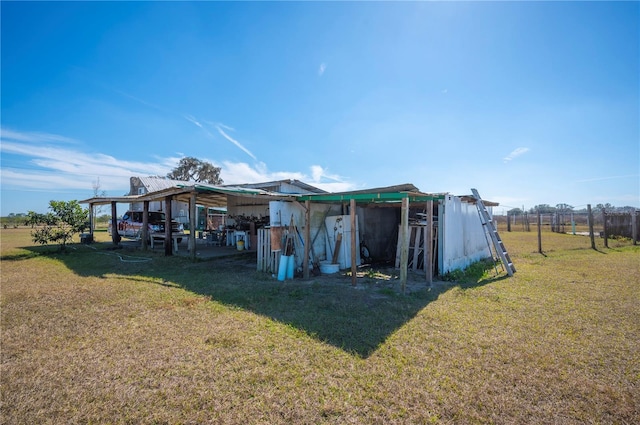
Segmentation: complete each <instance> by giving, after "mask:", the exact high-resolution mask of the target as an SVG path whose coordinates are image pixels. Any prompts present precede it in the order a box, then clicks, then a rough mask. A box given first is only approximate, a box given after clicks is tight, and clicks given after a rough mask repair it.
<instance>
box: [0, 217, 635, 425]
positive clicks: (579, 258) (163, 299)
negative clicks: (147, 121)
mask: <svg viewBox="0 0 640 425" xmlns="http://www.w3.org/2000/svg"><path fill="white" fill-rule="evenodd" d="M0 231H1V232H2V233H0V235H1V237H2V239H1V243H2V254H1V255H2V262H1V285H2V286H1V290H0V307H1V322H0V324H1V331H2V334H1V337H2V340H1V343H2V347H1V349H2V350H1V371H0V372H1V374H0V384H1V402H2V405H1V409H2V412H1V415H0V421H1V423H6V424H34V423H38V424H59V423H68V424H74V423H116V424H124V423H131V424H133V423H136V424H137V423H154V424H162V423H167V424H180V423H184V424H198V423H216V424H218V423H221V424H225V423H229V424H232V423H233V424H273V423H296V424H298V423H302V424H304V423H314V424H315V423H339V424H343V423H380V424H389V423H391V424H392V423H407V424H414V423H456V424H457V423H533V424H536V423H540V424H543V423H544V424H549V423H562V424H572V423H575V424H582V423H612V424H613V423H615V424H632V423H639V422H640V350H639V349H638V347H640V308H639V307H638V306H640V281H639V280H640V246H635V247H634V246H630V244H629V243H628V241H610V242H609V246H610V248H609V249H606V248H604V247H603V246H602V240H600V239H598V240H597V243H598V249H599V250H598V251H594V250H591V249H590V241H589V238H588V237H581V236H570V235H561V234H555V233H550V232H546V233H544V235H543V249H544V251H545V254H544V255H540V254H537V252H536V251H537V239H536V238H537V235H536V233H535V232H530V233H524V232H512V233H507V232H502V233H501V235H502V237H503V240H504V242H505V244H506V246H507V248H508V249H509V251H510V254H511V257H512V259H513V260H514V262H515V265H516V267H517V269H518V272H517V273H516V274H515V276H514V277H513V278H506V277H505V275H504V274H500V275H498V276H494V275H493V274H492V271H489V272H488V275H484V276H483V277H481V278H480V279H475V281H469V280H470V279H469V278H467V280H466V281H465V282H463V283H458V284H456V283H449V282H447V283H444V282H440V283H436V284H434V285H433V287H432V288H427V287H426V286H425V285H424V284H423V283H420V282H421V277H419V276H417V277H414V278H415V280H414V281H412V282H410V284H409V288H410V289H411V290H410V291H408V293H407V295H402V294H400V293H399V291H398V286H399V285H398V283H397V279H395V277H394V276H393V275H391V276H390V275H389V273H388V272H387V273H381V274H377V273H373V271H371V272H369V273H365V274H364V275H363V277H360V278H359V279H358V282H359V283H358V286H357V287H356V288H353V287H351V285H350V282H351V279H350V278H349V277H346V276H338V277H330V278H328V277H322V278H317V279H312V280H310V281H307V282H305V281H301V280H300V281H294V282H286V283H281V282H277V281H275V280H274V279H272V278H271V277H270V276H268V275H264V274H260V273H257V272H255V263H254V262H251V261H250V260H248V259H247V257H238V258H237V259H219V260H211V261H199V262H195V263H192V262H190V261H189V260H188V259H186V258H182V257H168V258H167V257H163V256H161V255H160V254H158V253H141V252H139V251H125V250H117V251H112V250H109V249H107V248H108V246H109V245H108V244H106V243H97V244H94V245H92V246H91V247H87V246H80V245H74V246H73V248H75V249H73V250H72V252H70V253H67V254H60V253H50V252H49V251H51V250H52V248H44V249H43V248H41V247H32V246H31V242H30V238H29V231H28V229H6V230H0ZM106 239H107V237H106V234H104V233H102V234H99V236H98V240H99V241H100V240H102V241H106Z"/></svg>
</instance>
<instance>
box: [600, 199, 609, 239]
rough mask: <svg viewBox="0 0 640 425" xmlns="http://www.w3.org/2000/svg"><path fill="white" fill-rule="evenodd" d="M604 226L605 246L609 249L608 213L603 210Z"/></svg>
mask: <svg viewBox="0 0 640 425" xmlns="http://www.w3.org/2000/svg"><path fill="white" fill-rule="evenodd" d="M602 225H603V226H604V231H603V233H604V235H603V236H604V246H605V248H609V235H608V232H607V212H606V211H605V210H604V208H603V209H602Z"/></svg>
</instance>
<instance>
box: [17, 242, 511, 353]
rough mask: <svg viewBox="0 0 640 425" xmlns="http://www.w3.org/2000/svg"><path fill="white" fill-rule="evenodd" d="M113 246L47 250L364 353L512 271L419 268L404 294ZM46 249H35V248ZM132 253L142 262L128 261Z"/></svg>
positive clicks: (70, 262) (378, 284) (94, 269)
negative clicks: (441, 304) (454, 276)
mask: <svg viewBox="0 0 640 425" xmlns="http://www.w3.org/2000/svg"><path fill="white" fill-rule="evenodd" d="M108 247H109V244H94V245H93V248H90V247H85V246H82V245H77V249H76V250H75V251H74V252H73V254H72V255H67V254H58V253H47V256H48V257H50V258H55V259H57V260H59V261H61V262H63V263H64V264H65V265H66V266H67V267H68V268H69V269H70V270H72V271H73V272H74V273H76V274H78V275H80V276H92V277H109V278H112V279H122V280H123V283H124V282H126V281H136V282H139V283H143V284H144V283H147V284H151V285H161V286H164V287H179V288H183V289H185V290H187V291H190V292H191V293H195V294H199V295H203V296H207V297H210V299H211V300H212V301H217V302H220V303H222V304H225V305H227V306H230V307H233V308H240V309H243V310H246V311H251V312H254V313H256V314H259V315H263V316H265V317H269V318H271V319H273V320H276V321H278V322H281V323H284V324H287V325H290V326H293V327H295V328H296V329H299V330H301V331H303V332H304V333H306V334H307V335H310V336H312V337H313V338H316V339H317V340H320V341H323V342H325V343H327V344H331V345H333V346H335V347H338V348H340V349H342V350H344V351H346V352H349V353H351V354H354V355H357V356H360V357H363V358H366V357H368V356H370V355H371V354H372V353H373V352H374V351H375V350H376V349H377V347H378V346H379V345H380V344H382V343H383V342H384V341H385V340H386V339H387V338H388V337H389V336H390V335H391V334H392V333H394V332H395V331H396V330H397V329H399V328H400V327H402V326H403V325H404V324H405V323H407V322H408V321H410V320H411V319H412V318H413V317H415V316H416V314H417V313H418V312H419V311H420V310H422V309H423V308H424V307H425V306H427V305H428V304H429V303H430V302H432V301H434V300H436V299H437V298H438V297H439V296H440V295H441V294H442V293H444V292H446V291H448V290H449V289H451V288H454V287H456V286H458V285H460V286H461V287H463V288H465V289H467V288H471V287H474V286H481V285H485V284H487V283H490V282H494V281H497V280H501V279H503V278H504V276H498V277H494V278H489V279H484V280H481V281H479V282H478V283H461V284H456V283H454V282H439V283H437V284H434V285H432V286H431V287H427V285H426V284H425V283H424V277H423V276H419V275H415V276H412V277H413V279H410V280H409V282H408V284H407V293H406V294H402V293H400V291H399V290H400V288H399V286H400V284H399V282H398V280H397V279H393V278H392V279H391V280H384V279H375V278H369V277H364V278H358V284H357V285H356V286H355V287H353V286H351V277H350V276H345V275H331V276H318V277H315V278H312V279H310V280H308V281H303V280H302V279H295V280H293V281H291V280H289V281H286V282H279V281H278V280H276V279H274V278H272V277H271V276H270V275H268V274H265V273H260V272H257V271H256V266H255V264H256V263H255V256H247V255H244V256H238V257H227V258H221V259H211V260H206V261H197V262H195V263H194V262H191V261H189V260H188V259H187V258H184V257H177V256H173V257H164V256H163V255H161V254H158V253H153V252H149V253H142V252H140V251H133V250H131V251H130V250H125V251H122V250H121V251H119V252H117V253H115V252H113V251H109V250H108ZM33 248H35V247H33ZM25 249H26V250H30V248H25ZM41 253H42V252H41V250H39V249H38V250H37V251H36V250H35V249H34V252H33V255H38V254H41ZM128 258H133V259H141V261H136V260H133V261H130V262H128V261H127V259H128ZM17 259H18V258H16V260H17Z"/></svg>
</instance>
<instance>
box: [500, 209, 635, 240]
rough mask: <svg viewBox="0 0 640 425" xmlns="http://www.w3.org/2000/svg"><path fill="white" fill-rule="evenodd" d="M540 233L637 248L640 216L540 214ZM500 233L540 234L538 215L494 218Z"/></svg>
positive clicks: (570, 213)
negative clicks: (622, 242) (623, 242)
mask: <svg viewBox="0 0 640 425" xmlns="http://www.w3.org/2000/svg"><path fill="white" fill-rule="evenodd" d="M539 217H540V225H539V227H540V232H541V233H544V232H555V233H564V234H572V235H579V236H591V235H592V234H593V237H594V238H602V239H604V245H605V246H608V240H609V239H628V240H629V241H630V242H632V243H633V244H634V245H635V244H637V242H638V241H639V240H640V213H639V212H638V211H632V212H627V213H619V212H616V213H608V212H606V211H598V212H597V213H595V214H594V213H591V214H590V213H589V212H577V213H576V212H554V213H544V214H540V215H539ZM494 221H495V222H496V224H497V228H498V231H500V232H537V231H538V214H531V213H527V212H525V213H522V214H518V215H507V216H494Z"/></svg>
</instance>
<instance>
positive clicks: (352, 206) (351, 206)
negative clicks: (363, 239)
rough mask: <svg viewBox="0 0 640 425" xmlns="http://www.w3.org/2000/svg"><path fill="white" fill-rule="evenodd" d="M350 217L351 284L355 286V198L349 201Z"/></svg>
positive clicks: (356, 271)
mask: <svg viewBox="0 0 640 425" xmlns="http://www.w3.org/2000/svg"><path fill="white" fill-rule="evenodd" d="M349 214H350V216H351V217H350V218H351V285H353V286H356V278H357V273H358V265H357V264H356V200H355V199H351V200H350V201H349Z"/></svg>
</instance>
